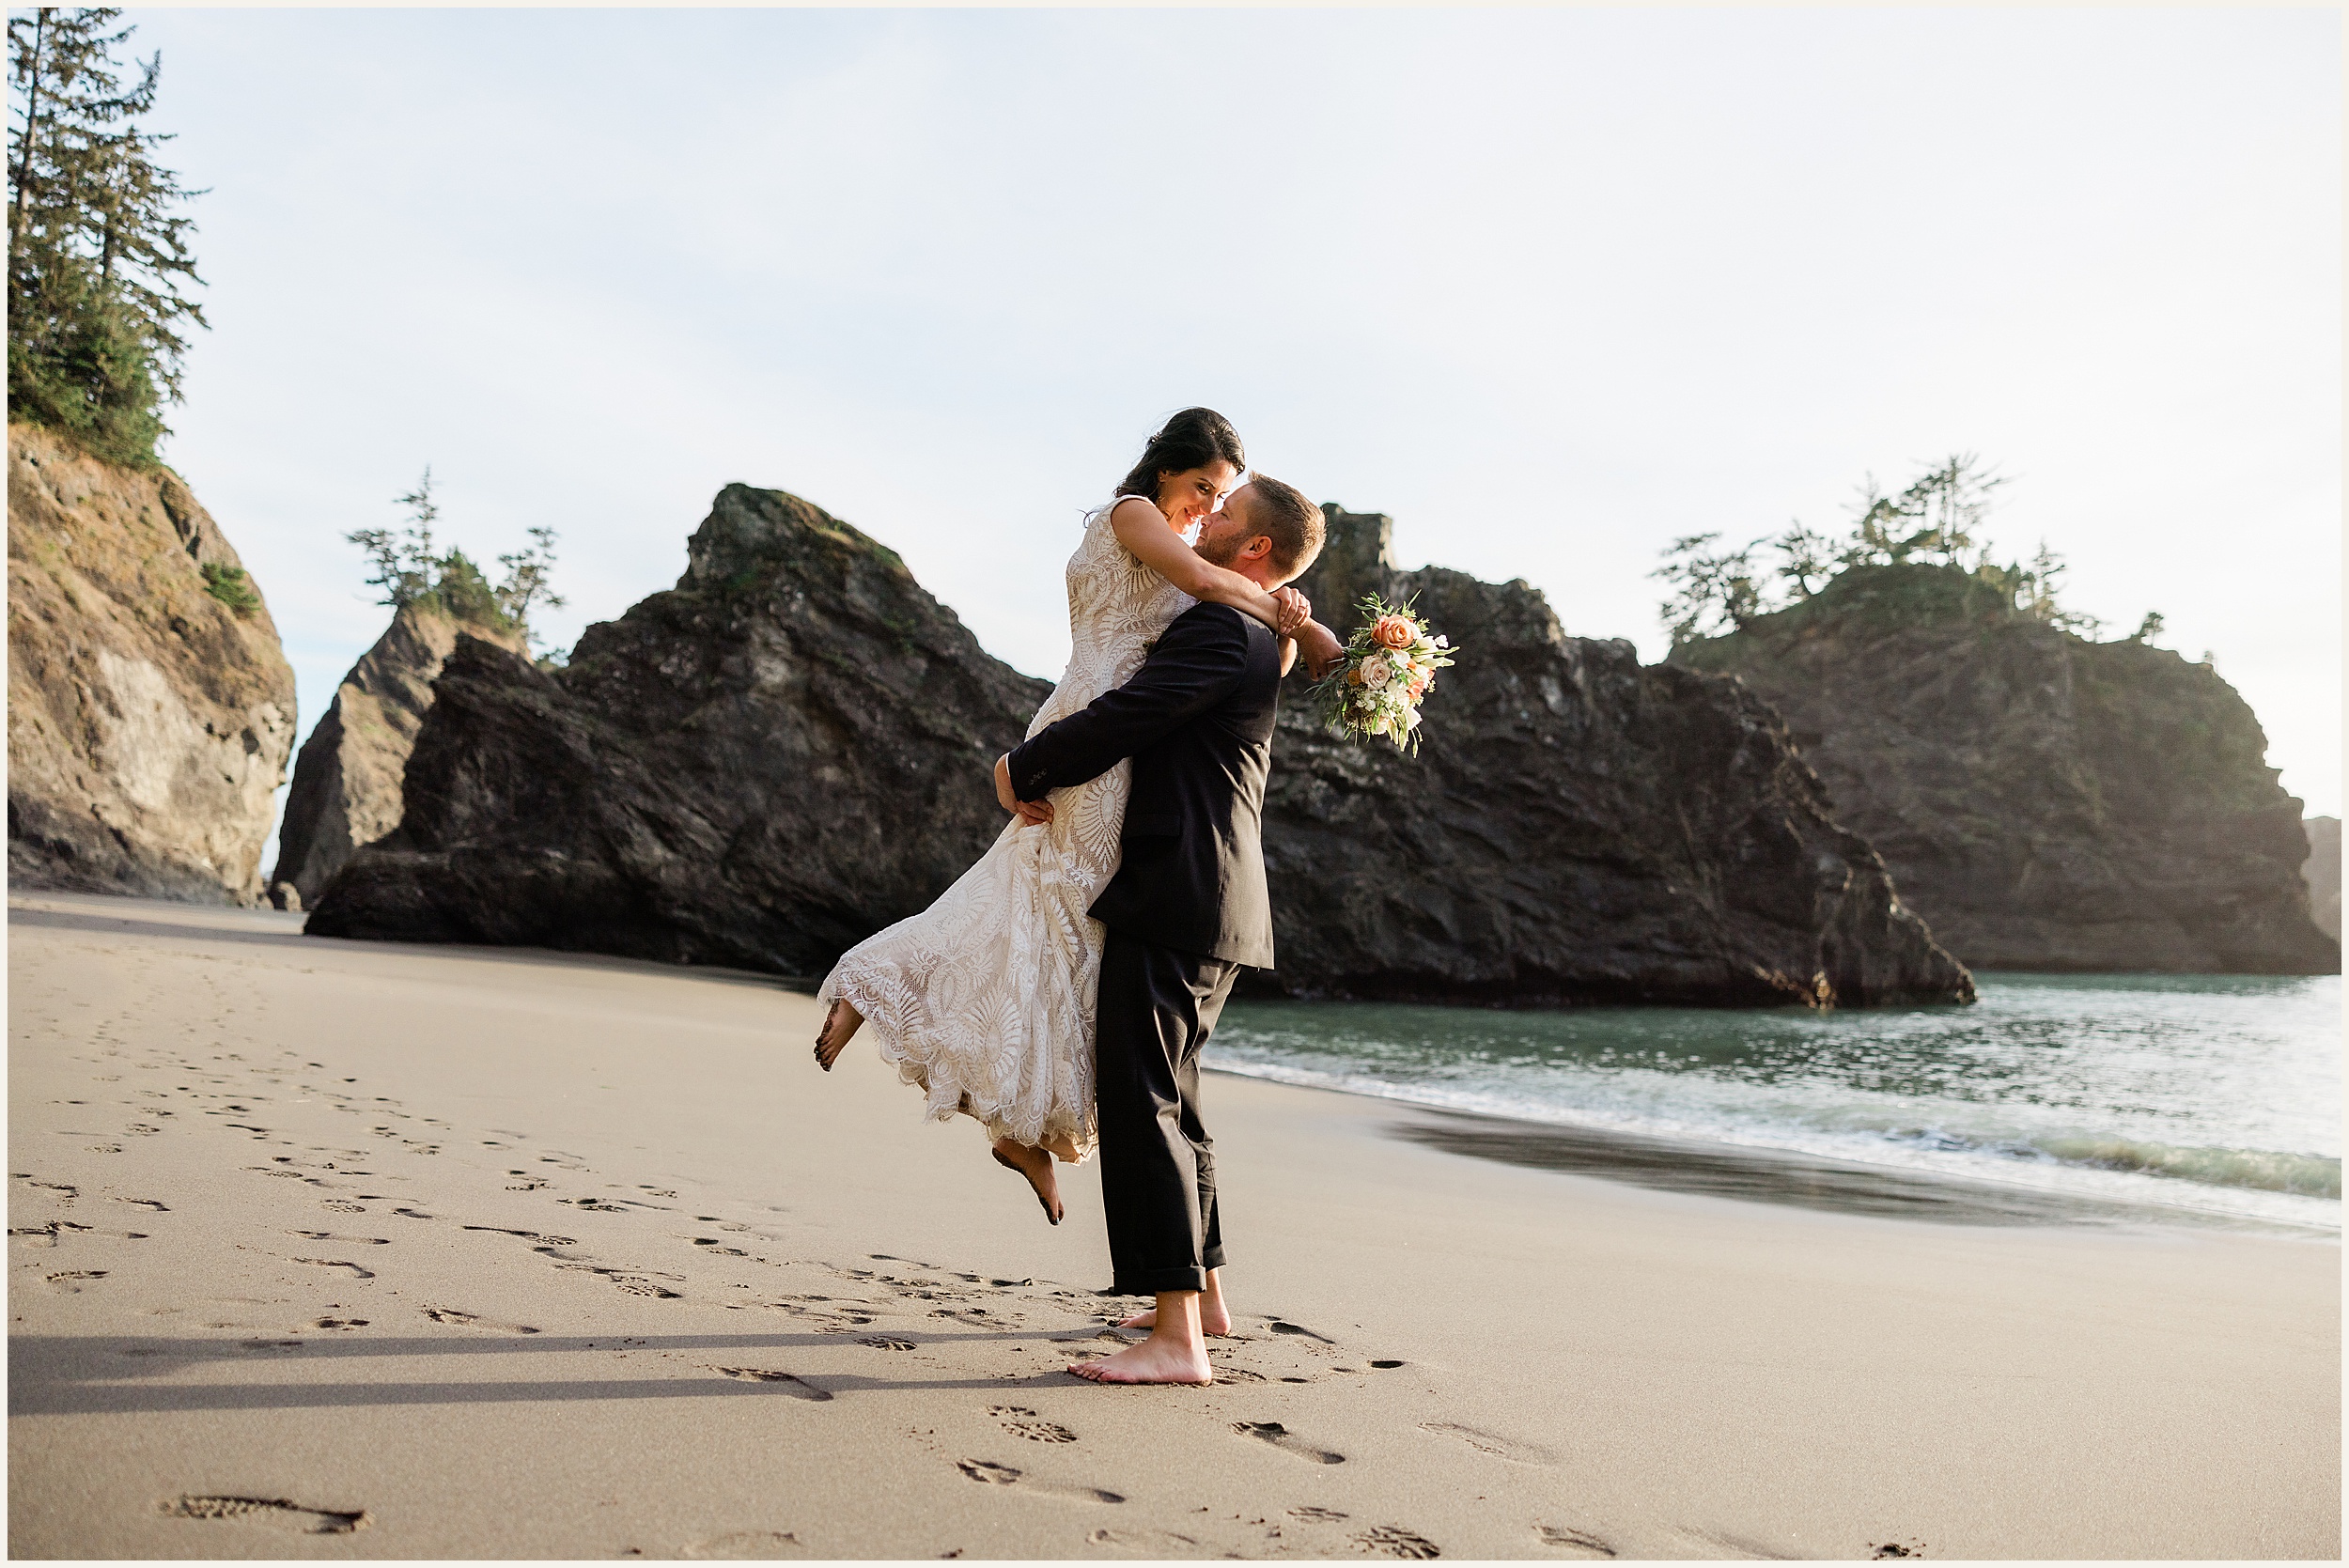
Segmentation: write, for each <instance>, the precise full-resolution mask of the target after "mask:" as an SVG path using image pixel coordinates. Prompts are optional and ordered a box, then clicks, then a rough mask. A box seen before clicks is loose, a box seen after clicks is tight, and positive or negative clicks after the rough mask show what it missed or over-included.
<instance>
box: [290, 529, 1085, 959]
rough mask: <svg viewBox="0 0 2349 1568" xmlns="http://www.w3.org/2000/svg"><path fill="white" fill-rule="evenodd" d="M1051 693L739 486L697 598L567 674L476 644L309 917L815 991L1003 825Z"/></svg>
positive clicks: (675, 597)
mask: <svg viewBox="0 0 2349 1568" xmlns="http://www.w3.org/2000/svg"><path fill="white" fill-rule="evenodd" d="M434 691H435V701H434V703H433V706H432V707H431V709H430V710H429V712H428V714H427V715H426V717H425V720H424V722H423V724H422V727H421V728H420V730H419V732H418V734H417V737H416V743H415V747H414V750H413V752H412V754H411V756H410V758H409V761H408V768H407V773H406V778H405V814H404V815H403V817H402V819H401V825H400V827H399V828H398V830H397V831H395V832H393V833H391V834H390V835H388V836H387V837H385V838H383V839H381V840H380V841H379V842H377V843H376V844H374V845H372V846H366V847H364V848H361V849H359V850H358V851H357V852H356V853H355V854H353V856H352V857H351V859H350V862H348V863H347V864H346V865H345V866H344V867H343V868H342V870H341V871H340V873H338V874H337V875H336V876H335V877H334V878H333V879H332V880H331V881H330V882H329V883H328V885H327V887H326V889H325V890H324V892H323V893H321V894H320V896H319V899H318V901H317V904H316V908H315V909H314V911H313V913H312V914H311V917H310V920H309V922H308V924H307V927H306V928H307V929H308V930H310V931H312V932H316V933H319V934H322V935H327V936H365V937H388V938H395V939H409V940H417V941H464V942H506V943H527V944H532V945H537V946H542V947H554V948H568V949H574V950H579V951H585V952H595V953H616V954H625V955H634V956H638V957H646V958H657V959H664V960H669V961H673V962H678V963H708V964H723V965H729V966H734V967H739V968H742V969H752V970H766V971H769V972H772V973H781V974H786V975H794V976H811V975H819V974H821V973H822V972H823V971H824V970H825V969H827V968H828V967H829V966H830V965H831V963H832V959H833V958H834V957H836V956H837V955H839V954H840V953H841V952H842V951H843V950H844V949H846V948H847V947H848V946H849V945H850V944H852V943H854V942H856V941H858V940H859V939H863V937H865V936H866V935H868V934H870V933H871V932H873V931H874V930H877V929H879V927H880V926H882V925H886V924H889V923H891V922H893V921H895V920H898V919H901V918H903V917H904V916H906V915H909V914H911V913H913V912H914V911H916V910H918V909H920V908H924V907H926V905H927V904H928V903H929V902H930V901H931V900H932V899H934V898H935V897H936V896H937V895H938V894H939V893H941V891H943V889H944V888H945V886H946V884H947V883H948V882H950V881H952V880H953V879H954V877H957V876H958V875H960V874H961V872H962V871H963V869H964V868H965V867H967V866H969V865H970V863H971V862H972V861H974V860H976V859H977V858H978V857H979V855H980V854H981V853H982V852H983V851H984V850H985V849H986V847H987V846H988V844H989V843H990V842H991V841H992V840H993V839H994V838H995V836H996V835H997V834H998V833H999V832H1001V831H1002V830H1003V821H1004V818H1003V813H1002V812H1001V811H1000V810H999V809H998V808H997V807H996V805H995V802H994V798H993V793H992V790H991V788H990V787H989V785H988V769H989V768H991V766H992V765H993V762H994V759H995V758H996V756H997V755H998V754H1000V753H1002V752H1003V751H1005V750H1007V749H1008V748H1009V747H1011V746H1013V745H1015V744H1017V743H1018V741H1019V737H1020V736H1021V735H1022V734H1023V733H1024V732H1025V730H1026V727H1027V722H1028V720H1029V718H1030V716H1032V715H1033V714H1034V711H1035V709H1036V708H1037V706H1039V705H1040V704H1041V703H1042V702H1043V700H1044V697H1045V695H1046V693H1047V692H1048V691H1050V688H1049V686H1047V685H1046V684H1045V683H1043V682H1040V681H1036V680H1033V679H1030V678H1029V677H1027V676H1025V675H1019V674H1018V673H1017V672H1015V671H1013V670H1011V669H1010V668H1009V667H1007V666H1005V665H1003V664H1001V663H998V662H997V661H996V660H993V659H990V658H988V655H987V654H986V652H985V651H984V650H982V649H981V648H980V646H979V644H978V642H977V640H976V639H975V638H973V637H972V635H971V633H970V632H969V631H968V630H967V629H965V628H964V627H963V625H962V623H961V622H960V621H958V620H957V619H956V618H955V614H954V612H953V611H951V610H948V609H947V608H946V607H945V606H943V605H941V604H940V603H939V602H938V601H937V600H936V599H934V598H931V597H930V596H929V595H928V594H926V593H925V592H924V591H923V589H922V587H921V585H920V584H919V583H917V582H914V580H913V576H912V574H911V573H910V572H909V571H907V569H906V567H905V564H904V562H902V561H900V560H899V559H898V558H897V556H896V555H895V553H894V551H889V550H887V549H886V548H884V547H882V546H880V545H879V544H876V543H875V542H874V541H873V540H871V539H869V538H867V537H865V536H863V534H860V533H859V532H857V531H856V530H855V529H854V528H851V527H849V526H848V524H847V523H844V522H841V521H840V520H837V519H835V518H832V517H831V516H828V515H827V514H826V513H824V512H823V511H821V510H819V509H818V508H817V507H815V506H812V505H809V504H808V503H806V502H804V501H801V500H800V499H799V498H797V497H796V496H790V495H786V494H784V493H783V492H781V491H779V490H759V489H751V488H749V487H748V486H743V485H734V486H729V487H728V488H727V489H725V490H723V491H722V492H721V493H720V494H719V496H718V499H717V502H716V504H715V505H714V506H713V508H712V510H711V512H710V514H709V517H708V520H706V521H704V522H703V524H702V525H701V529H700V531H699V532H698V533H696V534H695V535H694V536H693V539H692V546H691V551H690V556H689V565H688V566H687V568H686V571H685V575H684V576H683V577H681V578H680V579H678V582H677V587H676V588H675V589H674V590H671V591H669V592H666V593H660V594H655V595H653V596H652V597H651V598H647V599H646V600H644V601H643V602H642V603H640V604H638V605H636V606H635V607H634V608H633V609H631V610H630V611H629V612H628V613H627V614H625V615H623V616H622V617H621V618H620V619H618V620H616V621H607V622H604V623H601V624H599V625H598V626H594V627H591V628H589V629H588V630H587V632H586V633H585V635H583V637H582V638H581V639H580V641H579V643H578V645H577V646H576V647H575V648H574V649H573V651H572V654H571V659H570V663H569V665H568V667H567V668H565V669H562V670H557V671H540V670H538V669H537V668H535V667H533V666H532V665H531V663H530V662H529V661H528V660H524V659H522V658H521V657H520V656H519V655H516V654H514V653H511V652H508V651H506V649H503V648H499V647H496V646H493V645H492V644H489V643H486V642H483V641H480V640H478V639H475V638H471V637H462V636H460V637H459V640H458V642H457V645H456V648H455V649H454V651H453V652H452V653H451V654H450V656H449V658H448V660H447V662H446V664H445V665H444V666H443V670H442V672H441V675H440V678H439V680H438V682H437V683H436V685H435V687H434Z"/></svg>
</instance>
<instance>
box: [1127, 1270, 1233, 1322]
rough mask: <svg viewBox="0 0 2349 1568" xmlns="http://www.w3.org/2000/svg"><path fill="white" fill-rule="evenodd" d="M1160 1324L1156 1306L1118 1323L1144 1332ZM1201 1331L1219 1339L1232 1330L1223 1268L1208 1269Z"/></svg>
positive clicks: (1201, 1305) (1200, 1309) (1200, 1305)
mask: <svg viewBox="0 0 2349 1568" xmlns="http://www.w3.org/2000/svg"><path fill="white" fill-rule="evenodd" d="M1158 1326H1159V1311H1158V1309H1157V1308H1156V1307H1153V1308H1151V1309H1150V1310H1149V1311H1148V1312H1136V1313H1135V1314H1134V1315H1133V1316H1131V1317H1129V1318H1128V1319H1127V1320H1126V1321H1125V1322H1123V1323H1121V1324H1119V1325H1118V1327H1120V1328H1133V1329H1139V1330H1141V1331H1142V1332H1143V1333H1148V1332H1150V1331H1151V1330H1153V1329H1155V1328H1157V1327H1158ZM1199 1331H1200V1332H1201V1333H1203V1334H1213V1335H1215V1336H1216V1337H1217V1338H1219V1339H1220V1338H1221V1337H1222V1336H1224V1335H1226V1334H1229V1333H1230V1332H1231V1331H1232V1309H1231V1308H1229V1307H1227V1306H1225V1305H1224V1304H1223V1270H1221V1268H1210V1269H1208V1270H1207V1288H1206V1293H1205V1294H1204V1295H1202V1296H1200V1297H1199Z"/></svg>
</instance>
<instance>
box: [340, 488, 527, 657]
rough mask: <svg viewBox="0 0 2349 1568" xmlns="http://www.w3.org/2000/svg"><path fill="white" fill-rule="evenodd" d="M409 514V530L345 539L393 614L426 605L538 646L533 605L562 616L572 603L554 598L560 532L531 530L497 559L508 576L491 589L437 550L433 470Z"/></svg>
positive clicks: (470, 567)
mask: <svg viewBox="0 0 2349 1568" xmlns="http://www.w3.org/2000/svg"><path fill="white" fill-rule="evenodd" d="M397 504H398V505H402V506H405V507H407V508H408V525H407V527H405V528H402V529H398V530H393V529H389V528H354V529H352V530H351V531H350V533H348V534H346V535H344V536H343V537H344V538H345V539H347V540H349V541H350V543H352V544H355V545H357V546H358V547H359V548H360V550H362V551H365V552H366V557H367V566H368V567H369V571H370V575H369V576H368V578H367V586H368V587H370V588H377V589H381V592H382V598H380V599H378V600H377V602H378V603H380V604H388V605H390V606H391V607H392V609H393V610H394V611H399V610H403V609H406V608H407V607H408V606H409V605H412V604H423V605H426V606H428V607H429V608H432V609H436V610H439V611H441V612H442V613H445V614H447V615H449V616H452V617H453V618H455V619H457V620H460V621H473V622H475V623H477V624H480V625H484V626H491V627H495V628H497V629H499V630H501V631H519V632H521V633H522V634H523V635H524V636H526V637H528V638H529V639H530V641H531V642H532V643H533V644H537V642H538V636H537V632H535V631H532V630H531V629H530V610H531V607H532V606H533V605H544V606H546V607H547V608H548V609H550V610H559V609H561V608H562V607H563V605H564V604H565V603H566V602H568V601H567V600H565V599H564V598H563V596H562V595H560V594H557V593H556V592H554V590H553V588H552V586H551V583H550V580H551V579H552V576H553V573H554V539H555V534H554V530H553V529H552V528H548V527H544V526H540V527H537V528H533V529H531V530H529V534H530V541H531V542H530V543H529V544H528V545H526V546H524V547H523V548H522V549H521V550H518V551H515V552H514V553H512V554H510V555H501V556H499V557H498V565H499V566H501V567H505V568H506V575H505V577H504V578H502V579H501V580H499V581H498V582H494V583H492V582H490V580H489V579H488V578H486V577H484V576H483V575H482V573H481V568H480V567H476V566H474V564H473V561H472V559H471V558H470V557H468V556H467V555H466V554H465V552H464V551H461V550H459V549H457V548H456V547H455V546H451V547H450V548H449V549H448V550H447V551H439V550H437V549H436V548H435V547H434V544H433V539H432V530H433V525H434V524H436V523H437V522H439V521H440V519H441V504H440V503H439V502H438V501H435V500H434V499H433V498H432V469H431V466H430V465H429V464H428V465H426V468H425V471H424V477H423V478H422V479H420V480H418V481H417V483H416V488H415V489H412V490H411V491H409V492H408V493H407V494H406V495H403V496H401V497H399V498H398V503H397Z"/></svg>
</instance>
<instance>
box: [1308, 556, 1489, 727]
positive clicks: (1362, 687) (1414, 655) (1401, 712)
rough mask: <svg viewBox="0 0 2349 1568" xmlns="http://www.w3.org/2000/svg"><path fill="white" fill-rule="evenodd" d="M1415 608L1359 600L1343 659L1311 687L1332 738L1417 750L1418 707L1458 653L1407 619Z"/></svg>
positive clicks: (1373, 596) (1415, 620) (1371, 598)
mask: <svg viewBox="0 0 2349 1568" xmlns="http://www.w3.org/2000/svg"><path fill="white" fill-rule="evenodd" d="M1414 602H1416V600H1415V599H1406V600H1405V601H1404V602H1403V603H1402V604H1400V605H1393V604H1389V603H1388V602H1387V601H1386V600H1385V599H1383V598H1379V597H1378V596H1377V594H1370V595H1367V596H1365V597H1364V598H1363V599H1362V602H1361V613H1362V624H1361V627H1359V628H1357V629H1356V630H1355V632H1354V635H1353V636H1351V637H1349V638H1348V639H1346V656H1345V657H1344V658H1343V659H1341V660H1338V662H1337V663H1336V664H1334V665H1332V666H1331V667H1330V673H1329V674H1328V675H1325V676H1323V677H1322V678H1321V680H1320V681H1319V682H1318V683H1316V684H1315V687H1314V696H1315V699H1316V700H1317V701H1319V703H1320V704H1321V717H1322V720H1323V722H1326V723H1327V724H1328V725H1329V726H1330V733H1331V734H1332V735H1338V736H1346V737H1356V736H1370V735H1383V736H1385V737H1387V738H1388V739H1390V740H1392V741H1393V742H1394V743H1395V745H1396V746H1397V747H1398V748H1399V749H1401V750H1403V751H1405V752H1411V753H1416V752H1417V751H1418V750H1419V705H1420V703H1421V701H1422V700H1423V698H1425V697H1426V695H1427V689H1428V688H1429V687H1431V686H1433V685H1434V684H1435V682H1436V672H1437V671H1438V670H1441V669H1446V668H1449V667H1450V665H1451V663H1452V655H1453V654H1454V653H1455V652H1457V651H1458V650H1457V649H1455V647H1453V645H1452V643H1451V641H1450V640H1449V639H1448V638H1444V637H1439V636H1436V635H1434V634H1433V633H1431V632H1430V631H1429V630H1428V629H1427V626H1426V623H1425V622H1423V621H1422V620H1421V619H1420V618H1419V617H1418V616H1417V615H1414V614H1412V613H1411V605H1412V604H1413V603H1414Z"/></svg>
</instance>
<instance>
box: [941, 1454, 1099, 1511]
mask: <svg viewBox="0 0 2349 1568" xmlns="http://www.w3.org/2000/svg"><path fill="white" fill-rule="evenodd" d="M955 1468H956V1469H957V1470H960V1471H961V1472H962V1473H963V1474H964V1475H966V1476H969V1477H970V1478H971V1479H972V1481H975V1482H978V1483H981V1484H982V1485H987V1486H1017V1487H1019V1489H1020V1490H1021V1491H1024V1492H1034V1494H1036V1496H1038V1497H1044V1498H1064V1499H1066V1500H1067V1501H1069V1502H1124V1501H1125V1500H1126V1499H1125V1498H1123V1497H1121V1496H1120V1495H1119V1494H1117V1493H1115V1492H1104V1491H1102V1490H1101V1489H1100V1488H1099V1487H1098V1486H1070V1485H1066V1484H1064V1483H1060V1482H1054V1481H1037V1480H1035V1479H1034V1477H1032V1476H1030V1475H1029V1474H1028V1473H1027V1472H1026V1471H1025V1470H1015V1469H1013V1468H1012V1467H1010V1466H1009V1465H995V1464H990V1463H988V1461H987V1460H984V1459H957V1460H956V1461H955Z"/></svg>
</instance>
